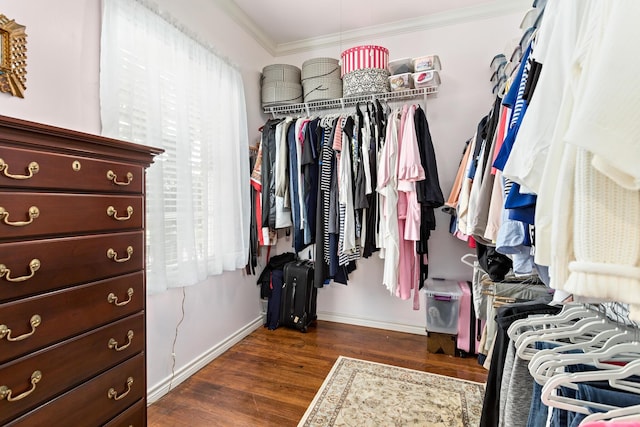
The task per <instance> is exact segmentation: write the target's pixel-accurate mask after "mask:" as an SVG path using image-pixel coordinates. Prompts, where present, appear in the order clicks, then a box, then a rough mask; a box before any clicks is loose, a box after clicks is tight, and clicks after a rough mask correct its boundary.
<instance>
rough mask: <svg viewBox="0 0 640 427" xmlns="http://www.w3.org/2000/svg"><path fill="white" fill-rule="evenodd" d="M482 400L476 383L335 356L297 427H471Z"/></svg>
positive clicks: (479, 385) (481, 391) (475, 420)
mask: <svg viewBox="0 0 640 427" xmlns="http://www.w3.org/2000/svg"><path fill="white" fill-rule="evenodd" d="M483 396H484V384H481V383H475V382H471V381H464V380H459V379H456V378H450V377H445V376H442V375H435V374H430V373H427V372H422V371H415V370H411V369H405V368H399V367H397V366H390V365H384V364H380V363H375V362H368V361H365V360H359V359H351V358H348V357H343V356H340V357H339V358H338V360H337V361H336V363H335V364H334V365H333V368H332V369H331V372H330V373H329V375H328V376H327V378H326V379H325V381H324V383H323V384H322V387H320V390H319V391H318V393H317V394H316V397H315V398H314V399H313V402H311V405H310V406H309V408H308V409H307V412H306V413H305V414H304V416H303V417H302V420H301V421H300V423H299V424H298V427H301V426H305V427H306V426H323V427H324V426H354V427H355V426H358V427H364V426H371V427H380V426H430V427H431V426H433V427H436V426H437V427H445V426H446V427H454V426H455V427H475V426H477V425H479V424H480V414H481V412H482V400H483Z"/></svg>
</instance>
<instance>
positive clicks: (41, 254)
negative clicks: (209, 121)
mask: <svg viewBox="0 0 640 427" xmlns="http://www.w3.org/2000/svg"><path fill="white" fill-rule="evenodd" d="M160 153H162V150H160V149H156V148H152V147H147V146H142V145H136V144H132V143H128V142H122V141H117V140H113V139H109V138H104V137H101V136H96V135H90V134H85V133H80V132H75V131H69V130H65V129H61V128H56V127H51V126H46V125H41V124H37V123H32V122H27V121H23V120H18V119H13V118H8V117H2V116H0V425H1V426H5V425H6V426H49V427H52V426H65V427H70V426H73V427H77V426H101V425H107V426H125V427H128V426H134V427H142V426H145V425H146V389H147V384H146V336H145V295H146V291H145V234H144V233H145V168H147V167H148V166H149V165H150V164H151V163H152V162H153V157H154V156H155V155H157V154H160Z"/></svg>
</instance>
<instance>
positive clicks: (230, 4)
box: [216, 0, 531, 57]
mask: <svg viewBox="0 0 640 427" xmlns="http://www.w3.org/2000/svg"><path fill="white" fill-rule="evenodd" d="M216 1H217V2H218V4H219V5H220V6H221V9H222V10H223V11H224V12H226V13H227V14H228V15H229V16H230V17H231V18H232V19H233V20H234V21H235V22H236V23H237V24H238V25H240V26H241V27H243V28H244V29H245V31H247V32H248V33H249V34H250V35H251V36H252V37H253V38H254V39H255V40H256V41H257V42H258V43H259V44H260V45H261V46H262V47H263V48H265V49H266V50H267V51H268V52H269V53H270V54H271V55H273V56H274V57H278V56H285V55H291V54H295V53H301V52H307V51H310V50H313V49H318V48H324V47H332V46H343V45H345V44H346V45H350V44H352V43H356V42H360V41H366V40H368V39H371V38H380V37H389V36H395V35H398V34H405V33H412V32H416V31H424V30H428V29H432V28H439V27H446V26H449V25H456V24H461V23H465V22H469V21H476V20H480V19H488V18H493V17H497V16H502V15H507V14H510V13H516V12H523V13H524V12H525V11H526V10H528V9H530V8H531V0H494V1H492V2H488V3H484V4H481V5H478V6H472V7H466V8H460V9H454V10H450V11H446V12H440V13H435V14H433V15H428V16H422V17H417V18H412V19H407V20H402V21H396V22H391V23H388V24H384V25H375V26H370V27H364V28H359V29H357V30H349V31H343V32H341V33H334V34H329V35H327V36H322V37H313V38H309V39H303V40H298V41H294V42H290V43H280V44H277V43H276V42H275V41H274V40H273V39H271V38H270V37H269V36H267V35H266V34H265V33H264V31H262V29H260V27H258V26H257V25H256V23H255V22H253V20H252V19H251V18H249V17H248V16H247V14H245V13H244V12H243V11H242V9H240V8H239V7H238V5H237V4H236V3H235V2H234V1H233V0H216Z"/></svg>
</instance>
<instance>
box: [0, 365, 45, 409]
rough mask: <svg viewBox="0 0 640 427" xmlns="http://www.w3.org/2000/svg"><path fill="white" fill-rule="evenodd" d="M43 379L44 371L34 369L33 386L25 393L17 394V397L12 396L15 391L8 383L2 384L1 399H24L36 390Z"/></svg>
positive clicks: (12, 400)
mask: <svg viewBox="0 0 640 427" xmlns="http://www.w3.org/2000/svg"><path fill="white" fill-rule="evenodd" d="M41 379H42V372H40V371H33V374H31V388H30V389H29V390H27V391H25V392H24V393H22V394H19V395H17V396H16V397H13V396H12V394H13V391H12V390H11V389H10V388H9V387H7V386H6V385H3V386H0V400H4V399H7V402H15V401H18V400H22V399H24V398H25V397H27V396H29V395H30V394H31V393H33V392H34V391H35V389H36V384H38V382H39V381H40V380H41Z"/></svg>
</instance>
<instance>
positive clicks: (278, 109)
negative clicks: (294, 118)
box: [263, 87, 438, 114]
mask: <svg viewBox="0 0 640 427" xmlns="http://www.w3.org/2000/svg"><path fill="white" fill-rule="evenodd" d="M434 93H438V87H423V88H419V89H408V90H399V91H394V92H383V93H374V94H370V95H357V96H349V97H347V98H338V99H329V100H326V101H311V102H302V103H299V104H286V105H271V106H265V107H263V111H264V113H265V114H286V113H294V112H298V111H307V114H309V111H310V110H329V109H336V108H344V107H350V106H352V105H356V104H357V103H362V102H368V101H375V100H376V99H378V100H380V101H393V100H398V99H406V98H416V97H418V96H423V95H424V96H425V97H426V96H427V95H430V94H434Z"/></svg>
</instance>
